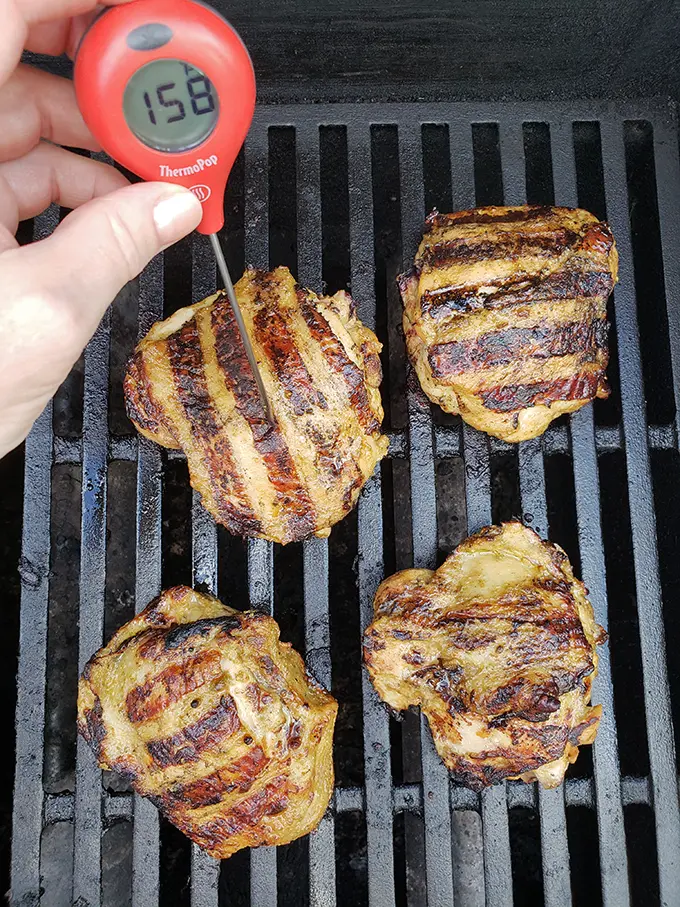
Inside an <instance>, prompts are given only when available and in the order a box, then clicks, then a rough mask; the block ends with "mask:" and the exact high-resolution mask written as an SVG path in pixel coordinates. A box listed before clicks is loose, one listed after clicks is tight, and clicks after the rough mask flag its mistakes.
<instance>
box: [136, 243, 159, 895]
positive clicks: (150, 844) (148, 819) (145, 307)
mask: <svg viewBox="0 0 680 907" xmlns="http://www.w3.org/2000/svg"><path fill="white" fill-rule="evenodd" d="M163 283H164V281H163V256H159V257H158V258H156V259H154V261H152V262H151V264H150V265H149V266H148V267H147V268H146V270H145V271H144V273H143V274H142V275H141V277H140V278H139V319H138V320H139V329H138V336H139V337H140V338H141V337H144V335H145V334H146V333H147V332H148V331H149V329H150V327H151V325H152V324H153V323H154V322H155V321H158V320H159V319H161V318H162V317H163ZM137 451H138V453H137V539H136V552H137V560H136V578H135V609H136V611H138V612H139V611H141V610H142V609H143V608H144V607H146V605H147V604H148V603H149V602H150V601H151V599H152V598H154V597H155V596H156V595H158V594H159V593H160V591H161V493H162V471H161V470H162V466H161V452H160V448H159V447H158V446H157V445H156V444H154V443H153V442H152V441H148V440H147V439H145V438H142V437H140V438H139V439H138V447H137ZM159 872H160V867H159V828H158V812H157V810H156V809H155V807H153V806H152V805H151V803H150V802H149V801H148V800H145V799H144V798H143V797H140V796H138V795H137V794H135V797H134V824H133V837H132V907H154V905H156V904H158V896H159V891H158V886H159Z"/></svg>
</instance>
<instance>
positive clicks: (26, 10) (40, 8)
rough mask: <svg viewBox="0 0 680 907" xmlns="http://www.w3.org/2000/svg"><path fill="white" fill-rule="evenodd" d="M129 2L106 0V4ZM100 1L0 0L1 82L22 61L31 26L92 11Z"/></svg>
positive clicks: (0, 82)
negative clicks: (0, 25)
mask: <svg viewBox="0 0 680 907" xmlns="http://www.w3.org/2000/svg"><path fill="white" fill-rule="evenodd" d="M126 2H128V0H104V5H106V6H116V5H117V4H118V3H126ZM98 5H99V3H98V0H0V22H2V28H0V85H1V84H2V83H3V82H5V81H6V79H7V78H8V76H9V75H10V74H11V73H12V72H13V71H14V69H15V68H16V66H17V64H18V63H19V60H20V58H21V52H22V50H23V49H24V47H25V46H26V40H27V38H28V34H29V29H30V27H31V26H34V25H37V24H38V23H41V22H54V21H57V20H59V19H72V18H73V17H75V16H81V15H83V14H84V13H90V12H92V11H93V10H94V9H96V7H97V6H98Z"/></svg>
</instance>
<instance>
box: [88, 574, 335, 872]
mask: <svg viewBox="0 0 680 907" xmlns="http://www.w3.org/2000/svg"><path fill="white" fill-rule="evenodd" d="M337 709H338V706H337V703H336V701H335V700H334V699H333V697H332V696H331V695H330V694H329V693H327V692H326V691H325V690H324V689H323V688H322V687H320V686H319V684H318V683H317V682H316V681H315V680H314V678H313V677H311V675H310V674H308V673H307V671H306V670H305V666H304V663H303V661H302V659H301V658H300V656H299V655H298V654H297V652H295V651H294V650H293V649H292V648H291V646H290V645H289V644H288V643H282V642H280V641H279V628H278V625H277V624H276V622H275V621H274V620H273V619H272V618H271V617H268V616H266V615H264V614H260V613H258V612H256V611H246V612H240V611H235V610H233V609H232V608H228V607H227V606H226V605H223V604H221V602H219V601H217V599H215V598H212V597H211V596H207V595H201V594H199V593H198V592H194V591H192V590H191V589H188V588H186V587H185V586H177V587H176V588H173V589H169V590H167V591H166V592H164V593H163V594H162V595H161V596H159V598H157V599H155V601H153V602H151V604H149V605H148V606H147V607H146V608H145V609H144V610H143V611H142V612H141V613H140V614H138V615H137V616H136V617H135V618H133V619H132V620H131V621H130V622H129V623H127V624H125V626H123V627H121V629H120V630H118V632H117V633H115V634H114V636H113V638H112V639H111V641H110V642H109V643H108V645H106V646H105V647H104V648H103V649H100V650H99V651H98V652H97V653H96V654H95V655H94V656H93V657H92V658H91V659H90V661H89V662H88V664H87V665H86V667H85V670H84V671H83V675H82V677H81V679H80V684H79V689H78V730H79V731H80V733H81V734H82V736H83V737H84V738H85V740H87V742H88V743H89V744H90V746H91V747H92V749H93V750H94V752H95V755H96V757H97V760H98V762H99V765H100V766H101V767H102V768H104V769H111V770H113V771H116V772H119V773H120V774H122V775H123V776H124V777H126V778H127V779H128V780H129V781H130V782H131V784H132V786H133V788H134V789H135V790H136V791H137V793H139V794H142V795H143V796H145V797H148V798H149V799H150V800H151V801H152V802H153V803H154V804H155V805H156V806H157V807H158V809H160V810H161V812H162V813H164V814H165V815H166V816H167V817H168V819H170V821H171V822H173V823H174V824H175V825H176V826H177V827H178V828H180V829H181V830H182V831H183V832H184V833H185V834H186V835H188V837H190V838H191V840H192V841H195V842H196V843H197V844H198V845H199V846H200V847H202V848H204V849H205V850H207V851H208V853H209V854H211V855H212V856H213V857H217V858H218V859H223V858H225V857H229V856H231V855H232V854H233V853H235V852H236V851H237V850H240V849H241V848H242V847H258V846H259V845H261V844H287V843H288V842H290V841H293V840H294V839H295V838H299V837H300V836H301V835H304V834H307V833H308V832H310V831H312V829H314V828H315V827H316V825H317V824H318V822H319V821H320V819H321V817H322V816H323V814H324V812H325V810H326V807H327V806H328V802H329V800H330V797H331V794H332V792H333V757H332V746H333V727H334V724H335V716H336V714H337Z"/></svg>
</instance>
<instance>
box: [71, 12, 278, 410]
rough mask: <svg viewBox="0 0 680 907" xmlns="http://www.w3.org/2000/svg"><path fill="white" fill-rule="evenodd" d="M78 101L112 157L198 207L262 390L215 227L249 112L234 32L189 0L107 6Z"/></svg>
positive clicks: (249, 89)
mask: <svg viewBox="0 0 680 907" xmlns="http://www.w3.org/2000/svg"><path fill="white" fill-rule="evenodd" d="M74 82H75V90H76V97H77V99H78V106H79V107H80V111H81V113H82V115H83V118H84V120H85V122H86V123H87V125H88V127H89V129H90V131H91V132H92V134H93V135H94V137H95V138H96V139H97V141H98V142H99V144H100V145H101V146H102V148H103V149H104V150H105V151H106V152H107V153H108V154H109V155H111V157H112V158H114V160H116V161H118V162H119V163H121V164H122V165H123V166H124V167H126V168H127V169H128V170H131V171H132V172H133V173H136V174H137V175H138V176H141V177H142V178H143V179H145V180H162V181H164V182H169V183H178V184H179V185H181V186H186V188H187V189H191V191H192V192H193V193H194V195H196V196H197V198H198V199H199V200H200V201H201V203H202V205H203V220H202V221H201V223H200V225H199V227H198V230H199V232H200V233H205V234H208V235H209V237H210V241H211V243H212V246H213V249H214V251H215V256H216V258H217V263H218V265H219V268H220V273H221V274H222V279H223V281H224V285H225V289H226V291H227V294H228V296H229V300H230V302H231V304H232V307H233V309H234V315H235V317H236V321H237V323H238V326H239V330H240V332H241V337H242V338H243V343H244V345H245V348H246V353H247V354H248V359H249V361H250V364H251V367H252V369H253V373H254V375H255V378H256V380H257V384H258V388H259V390H260V395H261V396H262V400H263V402H264V404H265V409H266V411H267V414H268V416H269V417H270V418H271V413H270V410H269V405H268V402H267V397H266V393H265V390H264V385H263V383H262V378H261V376H260V372H259V369H258V366H257V362H256V360H255V355H254V353H253V349H252V346H251V344H250V339H249V337H248V333H247V330H246V327H245V324H244V322H243V318H242V315H241V311H240V309H239V306H238V302H237V300H236V296H235V294H234V288H233V285H232V282H231V278H230V276H229V271H228V269H227V265H226V262H225V260H224V255H223V253H222V248H221V246H220V244H219V240H218V238H217V232H218V230H220V229H221V228H222V227H223V226H224V210H223V209H224V190H225V186H226V183H227V178H228V176H229V173H230V172H231V168H232V167H233V165H234V161H235V160H236V155H237V154H238V152H239V149H240V147H241V145H242V144H243V140H244V139H245V137H246V133H247V132H248V129H249V128H250V123H251V121H252V118H253V112H254V110H255V73H254V71H253V65H252V63H251V61H250V57H249V55H248V51H247V50H246V48H245V45H244V44H243V42H242V41H241V39H240V37H239V36H238V34H237V33H236V31H234V29H233V28H232V27H231V26H230V25H229V23H228V22H227V21H226V20H225V19H223V18H222V16H220V15H219V14H218V13H216V12H215V10H213V9H211V8H210V7H209V6H206V5H204V4H202V3H199V2H196V0H133V2H131V3H125V4H122V5H120V6H114V7H109V8H108V9H107V10H106V11H105V12H104V13H103V14H102V15H101V16H100V17H99V18H98V19H96V20H95V21H94V22H93V23H92V25H91V26H90V28H89V29H88V30H87V32H86V33H85V35H84V37H83V39H82V41H81V43H80V46H79V48H78V53H77V56H76V62H75V70H74Z"/></svg>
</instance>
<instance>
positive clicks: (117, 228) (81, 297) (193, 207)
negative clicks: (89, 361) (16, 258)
mask: <svg viewBox="0 0 680 907" xmlns="http://www.w3.org/2000/svg"><path fill="white" fill-rule="evenodd" d="M201 216H202V208H201V203H200V202H199V201H198V199H197V198H196V197H195V196H194V195H193V193H191V192H190V191H189V190H188V189H183V188H182V187H180V186H172V185H170V184H168V183H138V184H136V185H134V186H126V187H125V188H124V189H119V190H117V191H116V192H112V193H110V194H109V195H103V196H101V197H100V198H96V199H93V200H92V201H90V202H88V203H87V204H85V205H82V206H81V207H80V208H77V209H76V210H75V211H73V212H71V214H69V215H68V216H67V217H66V218H65V219H64V221H63V222H62V223H61V224H60V225H59V227H58V228H57V229H56V230H55V231H54V233H53V234H52V235H51V236H50V237H48V238H47V239H44V240H42V241H41V242H39V243H34V244H33V245H31V246H28V247H24V248H23V249H22V250H21V252H23V253H24V254H25V256H26V259H29V260H25V261H24V265H26V266H29V265H30V272H31V273H32V274H33V275H39V277H38V281H39V283H40V284H43V286H40V287H38V288H37V289H38V291H39V292H40V290H44V291H45V295H48V296H49V297H50V298H51V299H52V300H53V302H58V304H59V305H61V306H64V307H65V308H66V309H67V312H65V313H64V314H65V315H66V316H67V320H68V321H70V322H71V323H72V324H73V325H74V329H75V330H77V332H78V334H79V336H78V338H77V342H78V345H79V346H80V347H81V348H82V347H83V346H84V345H85V344H86V343H87V341H88V340H89V339H90V337H91V336H92V334H93V333H94V331H95V330H96V327H97V325H98V324H99V322H100V320H101V318H102V316H103V314H104V312H105V311H106V309H107V307H108V306H109V305H110V303H111V302H112V301H113V299H114V297H115V296H116V295H117V293H118V292H119V291H120V290H121V289H122V288H123V286H124V285H125V284H126V283H127V282H128V281H129V280H132V279H133V278H134V277H136V276H137V275H138V274H139V273H140V271H142V269H143V268H144V267H145V266H146V265H147V264H148V263H149V261H150V260H151V259H152V258H153V257H154V256H155V255H157V254H158V253H159V252H161V251H162V250H163V249H165V248H167V247H168V246H169V245H171V244H172V243H174V242H177V240H179V239H181V238H182V237H183V236H186V235H187V233H190V232H191V231H192V230H193V229H194V228H195V227H197V226H198V224H199V223H200V220H201ZM31 259H32V261H30V260H31ZM33 289H34V291H35V289H36V287H35V285H34V288H33ZM74 339H76V338H74Z"/></svg>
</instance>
